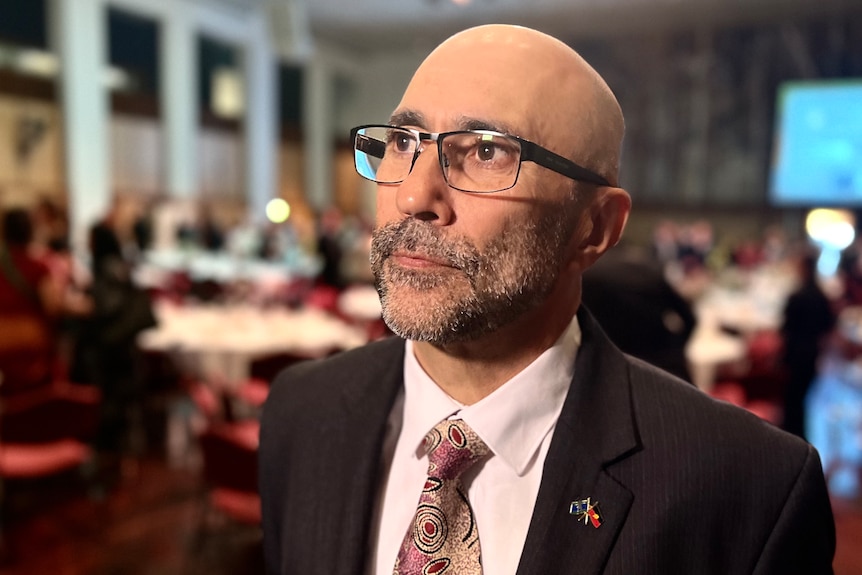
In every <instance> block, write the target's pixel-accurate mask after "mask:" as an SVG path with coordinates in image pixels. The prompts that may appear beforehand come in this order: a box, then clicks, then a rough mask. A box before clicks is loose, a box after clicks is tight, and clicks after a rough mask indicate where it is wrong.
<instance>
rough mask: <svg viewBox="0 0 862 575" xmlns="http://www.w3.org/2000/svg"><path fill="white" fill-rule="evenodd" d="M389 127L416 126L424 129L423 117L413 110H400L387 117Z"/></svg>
mask: <svg viewBox="0 0 862 575" xmlns="http://www.w3.org/2000/svg"><path fill="white" fill-rule="evenodd" d="M389 124H390V125H391V126H416V127H417V128H423V129H424V128H425V116H423V115H422V114H421V113H419V112H416V111H414V110H402V111H400V112H395V113H394V114H392V115H391V116H390V117H389Z"/></svg>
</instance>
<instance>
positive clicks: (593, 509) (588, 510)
mask: <svg viewBox="0 0 862 575" xmlns="http://www.w3.org/2000/svg"><path fill="white" fill-rule="evenodd" d="M590 499H591V498H590V497H587V498H586V499H581V500H578V501H572V503H571V504H570V505H569V513H571V514H572V515H574V516H575V517H577V518H578V520H579V521H580V520H582V519H583V521H584V525H587V524H588V523H592V524H593V527H595V528H596V529H598V528H599V526H600V525H601V524H602V516H601V514H600V513H599V502H598V501H596V502H595V503H592V502H591V501H590Z"/></svg>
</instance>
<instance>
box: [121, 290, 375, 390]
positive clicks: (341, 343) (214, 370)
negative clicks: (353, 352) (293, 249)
mask: <svg viewBox="0 0 862 575" xmlns="http://www.w3.org/2000/svg"><path fill="white" fill-rule="evenodd" d="M155 310H156V316H157V317H158V320H159V325H158V326H157V327H156V328H154V329H150V330H147V331H145V332H143V333H142V334H141V335H140V336H139V340H138V343H139V345H140V346H141V347H142V348H144V349H149V350H158V351H166V352H170V353H172V354H173V355H174V356H175V357H176V358H177V360H178V361H179V362H180V363H181V367H182V368H183V369H184V370H186V371H187V372H188V373H190V375H193V376H196V377H202V378H206V379H208V380H210V381H213V382H217V383H220V384H223V385H225V386H228V387H229V386H231V385H232V384H236V383H239V382H242V381H243V380H244V379H246V378H247V377H248V374H249V367H250V364H251V362H252V361H253V360H254V359H256V358H260V357H264V356H267V355H271V354H275V353H281V352H291V353H300V354H303V355H310V356H314V355H324V354H326V353H328V352H330V351H332V350H333V349H350V348H353V347H357V346H359V345H362V344H364V343H365V342H366V339H367V337H366V335H365V333H364V331H363V330H362V329H359V328H357V327H354V326H351V325H349V324H347V323H345V322H343V321H341V320H339V319H338V318H335V317H333V316H332V315H330V314H327V313H326V312H323V311H320V310H316V309H304V310H297V311H294V310H289V309H286V308H282V307H277V308H268V309H265V308H258V307H254V306H251V305H232V306H224V305H183V306H178V305H175V304H171V303H169V302H161V301H160V302H158V303H157V304H156V308H155Z"/></svg>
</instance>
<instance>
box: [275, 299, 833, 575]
mask: <svg viewBox="0 0 862 575" xmlns="http://www.w3.org/2000/svg"><path fill="white" fill-rule="evenodd" d="M578 317H579V321H580V324H581V329H582V331H583V340H582V345H581V348H580V351H579V352H578V357H577V362H576V365H575V375H574V378H573V381H572V385H571V388H570V390H569V393H568V396H567V398H566V400H565V404H564V407H563V410H562V413H561V415H560V419H559V422H558V423H557V426H556V430H555V432H554V436H553V439H552V442H551V446H550V449H549V451H548V455H547V459H546V461H545V467H544V474H543V478H542V483H541V486H540V489H539V494H538V498H537V501H536V506H535V510H534V513H533V517H532V519H531V523H530V528H529V532H528V534H527V538H526V542H525V545H524V551H523V553H522V556H521V561H520V565H519V568H518V575H548V574H554V573H577V574H579V575H593V574H598V573H603V574H617V575H632V574H661V575H668V574H674V573H679V574H698V575H700V574H710V573H716V574H718V573H721V574H728V575H742V574H748V573H755V574H758V575H765V574H776V575H777V574H781V575H787V574H793V573H805V574H823V573H831V572H832V569H831V561H832V555H833V552H834V546H835V531H834V523H833V518H832V512H831V508H830V504H829V500H828V496H827V492H826V486H825V482H824V479H823V473H822V470H821V466H820V460H819V458H818V456H817V453H816V451H815V450H814V449H813V448H812V447H811V446H809V445H807V444H806V443H804V442H802V441H801V440H799V439H797V438H795V437H792V436H790V435H788V434H786V433H784V432H782V431H780V430H778V429H777V428H774V427H772V426H770V425H769V424H767V423H764V422H763V421H761V420H760V419H758V418H757V417H755V416H753V415H751V414H749V413H747V412H745V411H743V410H740V409H738V408H736V407H733V406H731V405H729V404H725V403H719V402H716V401H713V400H712V399H710V398H709V397H707V396H706V395H704V394H703V393H702V392H700V391H698V390H697V389H696V388H694V387H692V386H691V385H688V384H686V383H684V382H682V381H680V380H678V379H675V378H673V377H671V376H669V375H667V374H666V373H664V372H662V371H660V370H658V369H656V368H654V367H652V366H649V365H647V364H645V363H643V362H641V361H640V360H637V359H634V358H631V357H629V356H626V355H624V354H623V353H622V352H620V351H619V350H618V349H617V348H615V347H614V346H613V344H611V343H610V341H609V340H608V339H607V337H606V336H605V335H604V333H603V332H602V331H601V329H600V328H599V327H598V325H597V324H596V323H595V321H594V320H593V318H592V317H591V316H590V315H589V313H587V312H585V311H584V310H583V309H582V310H581V311H580V312H579V314H578ZM403 357H404V343H403V341H401V340H399V339H389V340H385V341H381V342H377V343H373V344H371V345H368V346H366V347H363V348H360V349H357V350H353V351H350V352H347V353H343V354H340V355H337V356H335V357H332V358H330V359H327V360H323V361H317V362H311V363H305V364H300V365H297V366H294V367H291V368H290V369H288V370H287V371H285V372H283V373H282V374H281V375H280V376H279V377H278V378H277V380H276V382H275V383H274V385H273V388H272V391H271V394H270V397H269V400H268V401H267V404H266V406H265V409H264V414H263V423H262V428H261V444H260V488H261V494H262V497H263V519H264V523H263V527H264V546H265V554H266V564H267V569H268V572H269V573H284V574H286V573H290V574H303V575H308V574H321V575H324V574H325V575H348V574H351V575H359V574H362V573H363V572H364V568H365V564H366V559H367V555H368V553H367V549H368V546H369V543H370V541H371V537H370V533H369V532H370V529H371V527H370V523H371V517H372V515H373V513H372V511H373V509H374V506H375V504H376V501H375V497H376V494H377V490H378V487H379V482H380V479H381V465H380V451H381V441H382V438H383V434H384V430H385V424H386V420H387V417H388V415H389V411H390V408H391V406H392V402H393V400H394V398H395V396H396V394H397V392H398V390H399V388H400V387H401V386H402V379H403V376H402V361H403ZM587 497H590V498H591V499H592V501H593V502H596V501H597V502H598V503H599V508H600V511H601V514H602V518H603V521H604V522H603V524H602V525H601V526H600V527H598V528H594V527H592V525H584V523H583V521H579V520H578V519H577V518H576V516H574V515H571V514H570V513H569V505H570V503H571V502H572V501H574V500H579V499H585V498H587ZM455 575H457V574H455ZM487 575H494V574H493V573H489V574H487Z"/></svg>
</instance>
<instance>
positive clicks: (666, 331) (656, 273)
mask: <svg viewBox="0 0 862 575" xmlns="http://www.w3.org/2000/svg"><path fill="white" fill-rule="evenodd" d="M583 302H584V304H585V305H586V306H587V308H588V309H589V310H590V311H592V312H593V315H595V316H596V319H597V320H598V321H599V324H600V325H601V326H602V329H604V330H605V332H607V334H608V336H610V338H611V341H613V342H614V343H615V344H616V345H617V346H618V347H619V348H620V349H621V350H623V351H624V352H626V353H628V354H631V355H633V356H635V357H638V358H640V359H643V360H645V361H647V362H649V363H651V364H653V365H656V366H658V367H661V368H662V369H665V370H667V371H669V372H670V373H672V374H674V375H676V376H677V377H680V378H682V379H685V380H686V381H691V377H690V374H689V371H688V365H687V362H686V356H685V346H686V343H687V342H688V339H689V337H691V334H692V333H693V332H694V328H695V326H696V323H697V322H696V319H695V316H694V313H693V311H692V309H691V306H690V304H689V303H688V302H687V301H686V300H685V299H683V297H682V296H681V295H680V294H679V293H677V291H676V290H675V289H674V288H673V286H671V284H670V283H669V282H668V281H667V279H665V275H664V269H663V268H662V266H661V264H660V262H659V261H657V260H655V259H653V258H650V257H649V255H648V254H647V252H646V250H640V249H636V248H632V247H628V246H617V248H616V249H615V250H611V251H609V252H608V253H607V254H605V256H603V257H602V258H600V259H599V260H598V261H597V262H596V263H595V264H593V266H592V267H591V268H590V269H589V270H587V272H586V273H585V274H584V277H583Z"/></svg>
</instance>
